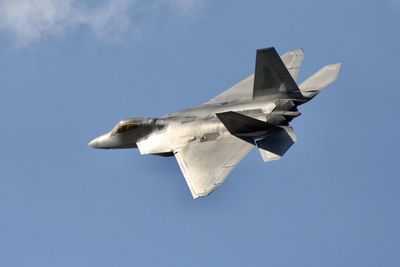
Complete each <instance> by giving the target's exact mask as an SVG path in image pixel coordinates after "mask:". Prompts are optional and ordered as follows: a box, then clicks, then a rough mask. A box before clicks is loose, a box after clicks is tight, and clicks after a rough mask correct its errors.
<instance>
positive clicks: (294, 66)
mask: <svg viewBox="0 0 400 267" xmlns="http://www.w3.org/2000/svg"><path fill="white" fill-rule="evenodd" d="M281 59H282V61H283V63H284V64H285V66H286V68H287V69H288V71H289V73H290V75H292V77H293V80H296V79H297V76H299V71H300V67H301V63H302V62H303V59H304V51H303V49H301V48H298V49H296V50H293V51H289V52H286V53H285V54H283V55H282V56H281Z"/></svg>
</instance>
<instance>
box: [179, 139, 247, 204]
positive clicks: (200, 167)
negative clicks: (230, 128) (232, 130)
mask: <svg viewBox="0 0 400 267" xmlns="http://www.w3.org/2000/svg"><path fill="white" fill-rule="evenodd" d="M253 147H254V146H253V145H252V144H249V143H247V142H245V141H243V140H241V139H239V138H237V137H235V136H233V135H230V134H225V135H223V136H222V137H220V138H218V139H216V140H209V141H207V140H195V141H193V142H191V143H189V144H188V145H187V146H186V147H184V148H182V149H181V150H178V151H175V157H176V159H177V161H178V164H179V167H180V168H181V170H182V173H183V175H184V176H185V180H186V183H187V184H188V186H189V189H190V191H191V193H192V195H193V198H199V197H203V196H206V195H208V194H209V193H211V192H212V191H213V190H214V189H215V188H216V187H218V186H219V185H220V184H222V183H223V182H224V180H225V178H226V177H227V176H228V174H229V173H230V172H231V171H232V170H233V168H235V166H236V165H237V164H238V163H239V162H240V161H241V160H242V159H243V158H244V157H245V156H246V155H247V154H248V153H249V152H250V151H251V150H252V148H253Z"/></svg>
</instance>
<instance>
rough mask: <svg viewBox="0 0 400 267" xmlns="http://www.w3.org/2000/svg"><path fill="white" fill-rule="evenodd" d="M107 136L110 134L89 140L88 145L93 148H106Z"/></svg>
mask: <svg viewBox="0 0 400 267" xmlns="http://www.w3.org/2000/svg"><path fill="white" fill-rule="evenodd" d="M107 138H108V134H105V135H102V136H99V137H96V138H95V139H93V140H92V141H90V142H89V144H88V146H90V147H93V148H106V147H105V145H107V142H106V141H107Z"/></svg>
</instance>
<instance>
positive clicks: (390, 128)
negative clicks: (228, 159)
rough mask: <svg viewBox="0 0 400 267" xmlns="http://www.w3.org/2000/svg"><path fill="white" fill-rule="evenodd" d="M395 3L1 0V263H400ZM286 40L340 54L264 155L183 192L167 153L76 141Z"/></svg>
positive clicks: (246, 69)
mask: <svg viewBox="0 0 400 267" xmlns="http://www.w3.org/2000/svg"><path fill="white" fill-rule="evenodd" d="M399 25H400V2H399V1H398V0H393V1H386V0H383V1H382V0H381V1H377V0H371V1H361V0H360V1H356V0H352V1H344V0H337V1H311V0H305V1H293V0H283V1H261V0H260V1H246V2H244V1H218V2H217V1H210V0H152V1H144V0H136V1H131V0H120V1H118V0H105V1H77V0H43V1H34V0H31V1H29V0H12V1H10V0H0V48H1V49H0V119H1V122H2V125H3V127H2V128H1V132H0V137H1V140H2V141H1V149H0V162H1V163H0V166H1V167H0V266H5V267H8V266H40V267H44V266H307V267H310V266H399V264H400V249H399V248H400V241H399V240H400V214H399V203H400V180H399V177H400V175H399V173H400V168H399V155H398V148H399V145H398V142H397V141H398V139H399V136H400V129H399V125H398V117H399V115H400V114H399V110H398V108H397V106H398V101H399V98H400V90H399V84H400V77H399V75H398V61H399V59H400V58H399V52H398V51H399V47H400V38H399V36H400V27H399ZM270 46H275V47H276V49H277V50H278V51H279V52H280V53H284V52H285V51H287V50H289V49H294V48H298V47H302V48H303V49H304V50H305V60H304V64H303V68H302V70H301V73H300V80H303V79H305V78H307V77H308V76H309V75H311V74H312V73H313V72H315V71H317V70H318V69H319V68H320V67H322V66H324V65H325V64H330V63H335V62H338V61H340V62H342V64H343V65H342V71H341V74H340V77H339V79H338V80H337V81H336V82H335V83H334V84H332V85H331V86H330V87H329V88H327V89H326V90H325V91H324V92H322V93H321V94H320V95H319V96H318V97H316V98H315V99H314V100H313V101H312V102H310V103H308V104H307V105H304V106H301V112H302V114H303V115H302V116H301V117H299V118H297V119H296V121H294V123H293V126H294V128H295V130H296V133H297V136H298V142H297V143H296V144H295V145H294V146H293V147H292V148H291V150H290V151H289V152H288V153H287V154H286V155H285V156H284V158H283V159H282V160H280V161H277V162H272V163H269V164H264V163H262V160H261V157H260V155H259V154H258V152H257V151H254V152H253V153H251V154H250V155H249V156H248V157H247V158H245V159H244V160H243V161H242V162H241V164H240V165H239V166H238V167H237V169H235V170H234V171H233V172H232V174H231V175H230V177H229V178H228V179H227V180H226V181H225V183H224V184H223V186H221V187H220V188H218V189H217V190H216V191H215V192H214V193H213V194H211V195H210V196H209V197H207V198H203V199H199V200H192V199H191V195H190V192H189V190H188V188H187V186H186V184H185V182H184V178H183V176H182V175H181V173H180V170H179V168H178V165H177V163H176V161H175V159H174V158H158V157H154V156H140V155H139V153H138V151H136V150H123V151H121V150H115V151H99V150H92V149H89V148H88V147H87V142H88V141H89V140H90V139H91V138H93V137H95V136H97V135H100V134H102V133H103V132H106V131H108V130H110V129H111V128H112V127H113V126H114V124H115V123H116V122H118V121H119V120H120V119H122V118H126V117H157V116H161V115H163V114H166V113H168V112H171V111H175V110H179V109H183V108H186V107H191V106H194V105H198V104H201V103H203V102H205V101H206V100H208V99H210V98H212V97H214V96H215V95H217V94H218V93H220V92H221V91H223V90H224V89H226V88H228V87H229V86H231V85H233V84H234V83H236V82H238V81H239V80H241V79H242V78H244V77H246V76H247V75H248V74H250V73H252V72H253V69H254V60H255V50H256V49H257V48H263V47H270Z"/></svg>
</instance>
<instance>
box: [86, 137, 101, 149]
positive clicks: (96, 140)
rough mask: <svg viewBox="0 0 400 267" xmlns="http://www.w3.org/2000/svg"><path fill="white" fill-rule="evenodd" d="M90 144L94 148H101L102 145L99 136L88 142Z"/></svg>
mask: <svg viewBox="0 0 400 267" xmlns="http://www.w3.org/2000/svg"><path fill="white" fill-rule="evenodd" d="M88 146H90V147H92V148H99V147H100V142H99V138H95V139H93V140H92V141H90V142H89V143H88Z"/></svg>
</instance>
